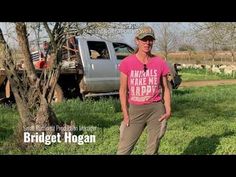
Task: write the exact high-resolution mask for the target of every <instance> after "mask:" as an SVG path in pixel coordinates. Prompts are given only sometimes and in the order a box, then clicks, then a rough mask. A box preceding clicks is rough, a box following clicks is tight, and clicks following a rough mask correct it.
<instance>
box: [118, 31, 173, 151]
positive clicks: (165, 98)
mask: <svg viewBox="0 0 236 177" xmlns="http://www.w3.org/2000/svg"><path fill="white" fill-rule="evenodd" d="M154 41H155V35H154V31H153V29H152V28H151V27H149V26H144V27H141V28H140V29H138V31H137V33H136V36H135V42H136V44H137V47H138V49H137V51H136V53H135V54H134V55H131V56H128V57H126V58H125V59H124V60H122V62H121V63H120V66H119V70H120V72H121V73H120V91H119V94H120V101H121V108H122V113H123V121H122V123H121V126H120V141H119V145H118V151H117V154H130V153H131V152H132V150H133V148H134V146H135V144H136V143H137V141H138V139H139V137H140V135H141V134H142V132H143V130H144V128H145V127H147V134H148V140H147V147H146V152H145V154H157V152H158V148H159V143H160V139H161V138H162V136H163V135H164V133H165V129H166V121H167V119H169V118H170V116H171V97H170V90H169V87H168V84H167V75H168V73H169V72H170V71H169V67H168V65H167V63H166V62H165V61H164V60H163V59H161V58H159V57H157V56H154V55H152V53H151V50H152V46H153V43H154Z"/></svg>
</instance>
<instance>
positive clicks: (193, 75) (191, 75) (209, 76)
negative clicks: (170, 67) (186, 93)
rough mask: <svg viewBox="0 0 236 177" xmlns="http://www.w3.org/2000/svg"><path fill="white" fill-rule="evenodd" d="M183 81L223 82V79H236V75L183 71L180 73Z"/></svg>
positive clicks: (192, 70) (199, 70)
mask: <svg viewBox="0 0 236 177" xmlns="http://www.w3.org/2000/svg"><path fill="white" fill-rule="evenodd" d="M179 74H180V75H181V78H182V80H183V81H186V82H187V81H201V80H221V79H236V75H235V76H234V77H233V76H230V75H225V74H216V73H212V72H209V71H207V70H206V69H181V70H180V71H179Z"/></svg>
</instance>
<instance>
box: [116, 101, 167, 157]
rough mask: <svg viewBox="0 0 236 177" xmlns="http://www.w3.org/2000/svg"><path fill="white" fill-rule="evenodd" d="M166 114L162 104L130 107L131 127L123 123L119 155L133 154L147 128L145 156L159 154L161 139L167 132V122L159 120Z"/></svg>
mask: <svg viewBox="0 0 236 177" xmlns="http://www.w3.org/2000/svg"><path fill="white" fill-rule="evenodd" d="M164 113H165V107H164V105H163V103H162V102H155V103H152V104H148V105H130V107H129V119H130V125H129V127H127V126H126V125H125V123H124V121H122V123H121V126H120V141H119V145H118V151H117V154H118V155H129V154H131V152H132V150H133V148H134V146H135V144H136V143H137V141H138V139H139V137H140V135H141V134H142V132H143V130H144V128H145V127H147V135H148V139H147V147H146V152H145V154H149V155H152V154H157V152H158V148H159V144H160V139H161V138H162V137H163V136H164V134H165V131H166V125H167V122H166V120H163V121H162V122H160V121H159V120H158V119H159V118H160V117H161V115H163V114H164Z"/></svg>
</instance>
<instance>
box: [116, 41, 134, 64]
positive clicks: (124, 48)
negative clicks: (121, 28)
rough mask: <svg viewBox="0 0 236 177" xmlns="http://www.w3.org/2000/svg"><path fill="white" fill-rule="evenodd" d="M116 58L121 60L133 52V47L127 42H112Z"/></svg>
mask: <svg viewBox="0 0 236 177" xmlns="http://www.w3.org/2000/svg"><path fill="white" fill-rule="evenodd" d="M113 47H114V49H115V53H116V58H117V60H122V59H124V58H125V57H127V56H128V55H130V54H133V53H134V49H133V48H132V47H130V46H128V45H127V44H123V43H116V42H113Z"/></svg>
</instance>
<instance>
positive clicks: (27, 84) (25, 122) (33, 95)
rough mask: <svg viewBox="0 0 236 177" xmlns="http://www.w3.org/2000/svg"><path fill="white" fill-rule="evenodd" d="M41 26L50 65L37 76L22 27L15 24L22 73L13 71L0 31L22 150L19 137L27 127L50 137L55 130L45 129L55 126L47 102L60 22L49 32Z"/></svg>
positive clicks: (54, 72) (57, 68)
mask: <svg viewBox="0 0 236 177" xmlns="http://www.w3.org/2000/svg"><path fill="white" fill-rule="evenodd" d="M44 27H45V28H46V30H47V32H48V35H49V37H50V41H51V44H52V55H51V60H52V65H51V67H50V68H48V69H44V70H43V71H42V73H41V74H40V76H39V77H38V75H37V73H36V70H35V68H34V66H33V62H32V60H31V56H30V50H29V41H28V36H27V29H26V24H25V23H16V24H15V29H16V34H17V39H18V43H19V46H20V49H21V51H22V53H23V56H24V58H23V60H24V64H25V70H23V71H22V72H19V70H16V65H15V62H14V59H13V57H12V52H11V49H10V48H9V46H8V44H7V43H6V41H5V39H4V36H3V34H2V30H1V29H0V50H1V55H0V56H1V62H2V65H3V67H4V68H5V72H6V75H7V78H8V80H9V81H10V84H11V88H12V91H13V94H14V97H15V100H16V105H17V109H18V112H19V115H20V121H19V126H18V128H19V129H18V137H19V143H20V145H23V146H21V147H22V148H25V144H24V143H23V138H22V136H23V131H24V129H25V128H27V129H29V128H30V130H31V131H35V132H37V131H38V130H39V129H40V131H44V132H46V133H50V134H53V133H55V131H51V130H50V131H47V127H49V126H55V125H57V124H58V123H59V122H58V120H57V118H56V115H55V113H54V111H53V110H52V107H51V104H50V103H51V101H52V96H53V92H54V89H55V86H56V83H57V80H58V77H59V75H60V67H61V65H60V60H61V48H62V44H63V42H64V40H63V39H65V33H64V28H63V26H62V23H56V24H55V26H54V28H53V30H50V28H49V26H48V24H47V23H44Z"/></svg>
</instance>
